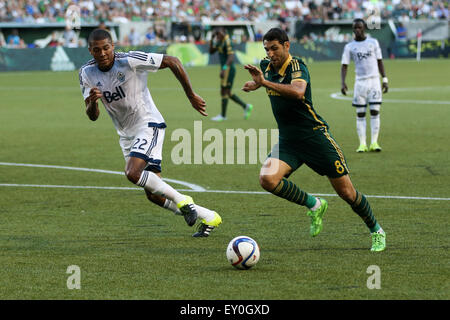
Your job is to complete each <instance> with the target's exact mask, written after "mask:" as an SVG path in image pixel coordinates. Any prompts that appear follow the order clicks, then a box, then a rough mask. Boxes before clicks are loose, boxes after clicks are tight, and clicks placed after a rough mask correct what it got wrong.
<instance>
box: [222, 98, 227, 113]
mask: <svg viewBox="0 0 450 320" xmlns="http://www.w3.org/2000/svg"><path fill="white" fill-rule="evenodd" d="M227 105H228V98H222V117H224V118H225V117H226V116H227Z"/></svg>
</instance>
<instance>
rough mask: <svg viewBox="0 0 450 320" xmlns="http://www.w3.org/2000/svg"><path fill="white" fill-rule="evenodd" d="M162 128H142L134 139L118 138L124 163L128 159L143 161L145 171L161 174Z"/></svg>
mask: <svg viewBox="0 0 450 320" xmlns="http://www.w3.org/2000/svg"><path fill="white" fill-rule="evenodd" d="M164 134H165V129H164V128H158V127H144V128H142V129H141V130H139V131H138V133H137V134H136V135H135V136H134V137H120V140H119V144H120V147H121V148H122V152H123V156H124V157H125V161H128V159H129V158H130V157H136V158H140V159H143V160H145V161H146V162H147V166H146V167H145V170H150V171H156V172H161V160H162V148H163V142H164Z"/></svg>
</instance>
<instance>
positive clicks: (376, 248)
mask: <svg viewBox="0 0 450 320" xmlns="http://www.w3.org/2000/svg"><path fill="white" fill-rule="evenodd" d="M384 249H386V233H384V232H383V233H378V232H374V233H372V248H371V249H370V251H372V252H380V251H383V250H384Z"/></svg>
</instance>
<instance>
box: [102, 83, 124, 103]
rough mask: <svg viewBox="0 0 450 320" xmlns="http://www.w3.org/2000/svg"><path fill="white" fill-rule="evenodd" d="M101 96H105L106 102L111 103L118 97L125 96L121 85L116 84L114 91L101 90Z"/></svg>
mask: <svg viewBox="0 0 450 320" xmlns="http://www.w3.org/2000/svg"><path fill="white" fill-rule="evenodd" d="M103 97H105V99H106V102H107V103H111V102H113V101H119V100H120V99H123V98H125V97H126V96H125V92H124V91H123V89H122V87H121V86H118V87H116V92H109V91H103Z"/></svg>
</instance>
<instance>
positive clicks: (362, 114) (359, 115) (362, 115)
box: [356, 112, 366, 118]
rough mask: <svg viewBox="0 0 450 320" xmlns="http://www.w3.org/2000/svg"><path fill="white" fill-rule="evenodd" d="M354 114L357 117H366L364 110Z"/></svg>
mask: <svg viewBox="0 0 450 320" xmlns="http://www.w3.org/2000/svg"><path fill="white" fill-rule="evenodd" d="M356 115H357V116H358V118H365V117H366V113H365V112H359V113H357V114H356Z"/></svg>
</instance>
